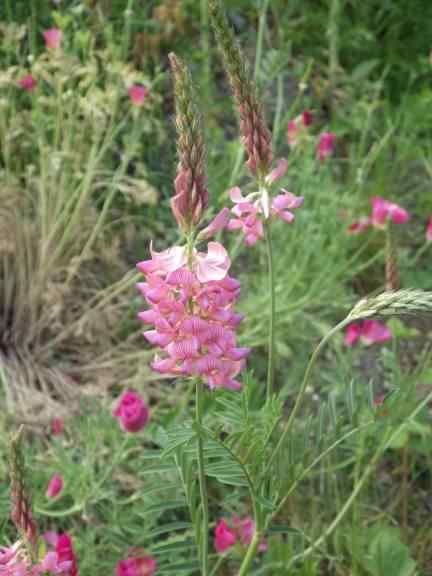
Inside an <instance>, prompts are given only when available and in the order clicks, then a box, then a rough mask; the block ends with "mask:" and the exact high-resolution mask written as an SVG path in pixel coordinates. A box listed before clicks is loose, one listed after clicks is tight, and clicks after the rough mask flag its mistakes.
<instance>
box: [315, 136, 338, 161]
mask: <svg viewBox="0 0 432 576" xmlns="http://www.w3.org/2000/svg"><path fill="white" fill-rule="evenodd" d="M335 146H336V134H334V132H323V133H322V134H321V136H320V139H319V142H318V146H317V156H318V159H319V160H321V161H322V160H325V159H326V158H328V157H329V156H332V155H333V153H334V151H335Z"/></svg>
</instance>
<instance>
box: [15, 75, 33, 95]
mask: <svg viewBox="0 0 432 576" xmlns="http://www.w3.org/2000/svg"><path fill="white" fill-rule="evenodd" d="M18 84H19V85H20V86H21V88H22V89H23V90H25V91H26V92H33V90H34V89H35V88H36V85H37V82H36V79H35V78H34V76H32V75H31V74H26V75H25V76H23V77H22V78H21V80H18Z"/></svg>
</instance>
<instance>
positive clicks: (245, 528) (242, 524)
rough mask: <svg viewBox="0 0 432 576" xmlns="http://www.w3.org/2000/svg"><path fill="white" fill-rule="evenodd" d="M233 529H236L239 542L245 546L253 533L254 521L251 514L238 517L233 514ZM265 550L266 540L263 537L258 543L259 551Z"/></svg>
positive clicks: (250, 540) (249, 541)
mask: <svg viewBox="0 0 432 576" xmlns="http://www.w3.org/2000/svg"><path fill="white" fill-rule="evenodd" d="M232 522H233V526H234V530H235V531H236V533H237V535H238V537H239V539H240V543H241V545H242V546H243V547H244V548H247V547H248V546H249V544H250V543H251V542H252V538H253V536H254V534H255V522H254V520H253V518H252V517H251V516H246V518H243V519H241V518H239V517H238V516H236V515H233V518H232ZM266 550H267V542H266V541H265V539H264V538H263V539H262V540H261V542H260V543H259V545H258V551H259V552H265V551H266Z"/></svg>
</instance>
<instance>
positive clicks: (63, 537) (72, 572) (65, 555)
mask: <svg viewBox="0 0 432 576" xmlns="http://www.w3.org/2000/svg"><path fill="white" fill-rule="evenodd" d="M43 539H44V540H45V542H46V543H47V545H48V547H49V548H51V550H50V551H49V552H48V554H50V557H49V559H48V560H47V563H48V565H49V563H52V562H53V558H54V555H55V557H56V560H57V565H58V567H59V568H58V570H57V572H55V571H54V572H53V573H54V574H63V575H64V576H79V572H78V564H77V557H76V555H75V551H74V548H73V543H72V538H71V537H70V536H69V534H68V533H67V532H64V533H63V534H58V533H57V532H55V531H54V530H50V531H48V532H45V533H44V534H43ZM48 554H47V556H48ZM45 559H46V557H45ZM42 573H43V572H42ZM0 574H1V573H0Z"/></svg>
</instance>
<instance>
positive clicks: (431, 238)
mask: <svg viewBox="0 0 432 576" xmlns="http://www.w3.org/2000/svg"><path fill="white" fill-rule="evenodd" d="M426 242H432V216H431V217H430V218H429V220H428V223H427V226H426Z"/></svg>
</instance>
